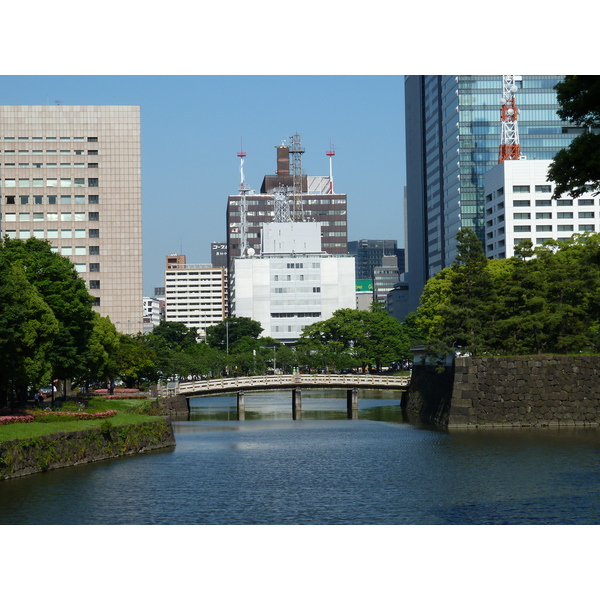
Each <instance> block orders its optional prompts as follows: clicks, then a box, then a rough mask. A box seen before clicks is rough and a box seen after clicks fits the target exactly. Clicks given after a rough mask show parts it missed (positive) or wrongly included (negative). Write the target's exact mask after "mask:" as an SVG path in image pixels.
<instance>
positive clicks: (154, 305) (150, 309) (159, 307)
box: [144, 296, 165, 333]
mask: <svg viewBox="0 0 600 600" xmlns="http://www.w3.org/2000/svg"><path fill="white" fill-rule="evenodd" d="M164 312H165V299H164V297H162V298H156V297H154V296H144V333H150V332H151V331H152V330H153V329H154V328H155V327H158V325H160V322H161V321H163V320H164V316H165V315H164Z"/></svg>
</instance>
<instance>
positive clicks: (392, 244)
mask: <svg viewBox="0 0 600 600" xmlns="http://www.w3.org/2000/svg"><path fill="white" fill-rule="evenodd" d="M348 254H352V256H354V257H355V259H356V279H357V281H358V280H361V279H373V269H374V268H375V267H380V266H381V265H382V264H383V263H382V259H383V257H384V256H392V255H396V256H397V255H398V242H397V241H396V240H357V241H351V242H348Z"/></svg>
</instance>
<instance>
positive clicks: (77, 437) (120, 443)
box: [0, 418, 175, 480]
mask: <svg viewBox="0 0 600 600" xmlns="http://www.w3.org/2000/svg"><path fill="white" fill-rule="evenodd" d="M173 446H175V436H174V433H173V427H172V426H171V422H170V420H169V419H166V418H161V419H155V420H152V421H146V422H141V423H134V424H129V425H121V426H114V425H111V424H110V423H109V422H108V421H105V422H104V424H102V425H100V426H99V427H96V428H93V429H85V430H82V431H61V432H57V433H51V434H49V435H43V436H38V437H30V438H24V439H13V440H7V441H3V442H0V480H3V479H11V478H13V477H22V476H24V475H31V474H33V473H41V472H43V471H49V470H53V469H60V468H63V467H69V466H74V465H80V464H84V463H90V462H96V461H100V460H106V459H108V458H117V457H119V456H127V455H131V454H140V453H144V452H149V451H151V450H158V449H161V448H169V447H173Z"/></svg>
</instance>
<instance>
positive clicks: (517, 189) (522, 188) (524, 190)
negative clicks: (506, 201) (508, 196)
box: [513, 185, 530, 194]
mask: <svg viewBox="0 0 600 600" xmlns="http://www.w3.org/2000/svg"><path fill="white" fill-rule="evenodd" d="M529 192H530V189H529V186H528V185H513V194H529Z"/></svg>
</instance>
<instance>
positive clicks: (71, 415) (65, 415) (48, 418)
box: [28, 410, 117, 423]
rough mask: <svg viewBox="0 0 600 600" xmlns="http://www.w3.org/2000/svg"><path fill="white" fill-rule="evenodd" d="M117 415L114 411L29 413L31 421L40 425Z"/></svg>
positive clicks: (106, 417) (107, 417)
mask: <svg viewBox="0 0 600 600" xmlns="http://www.w3.org/2000/svg"><path fill="white" fill-rule="evenodd" d="M116 414H117V411H116V410H106V411H104V412H97V413H86V412H69V411H64V410H56V411H53V412H46V411H43V412H29V411H28V415H29V416H31V417H32V418H31V420H32V421H33V420H34V419H35V420H36V421H39V422H40V423H50V422H52V421H87V420H89V419H109V418H110V417H114V416H115V415H116Z"/></svg>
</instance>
